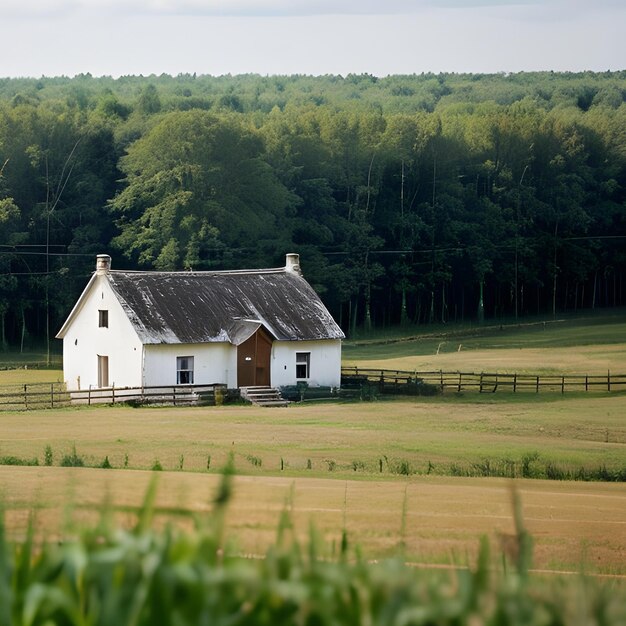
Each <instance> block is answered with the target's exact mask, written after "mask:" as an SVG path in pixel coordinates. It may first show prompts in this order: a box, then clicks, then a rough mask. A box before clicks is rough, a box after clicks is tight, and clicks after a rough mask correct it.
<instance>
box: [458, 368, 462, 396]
mask: <svg viewBox="0 0 626 626" xmlns="http://www.w3.org/2000/svg"><path fill="white" fill-rule="evenodd" d="M461 375H462V374H461V372H459V387H458V392H459V393H461Z"/></svg>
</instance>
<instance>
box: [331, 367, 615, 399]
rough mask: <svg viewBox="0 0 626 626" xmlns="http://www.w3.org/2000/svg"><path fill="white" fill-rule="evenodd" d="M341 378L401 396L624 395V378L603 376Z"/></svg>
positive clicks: (393, 374)
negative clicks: (421, 388)
mask: <svg viewBox="0 0 626 626" xmlns="http://www.w3.org/2000/svg"><path fill="white" fill-rule="evenodd" d="M341 375H342V379H343V380H344V381H346V380H347V381H352V382H358V381H362V382H363V383H367V384H369V385H377V386H378V388H379V390H380V391H381V392H385V391H389V392H393V391H394V390H395V391H396V393H402V388H403V387H407V388H408V387H411V388H414V387H415V385H419V384H427V385H430V386H431V387H434V388H437V389H439V391H441V392H442V393H444V392H449V391H456V392H457V393H460V392H461V391H477V392H479V393H495V392H497V391H509V392H513V393H518V392H534V393H539V392H541V391H546V392H547V391H551V392H560V393H566V392H567V391H608V392H611V391H626V374H611V373H610V372H607V374H606V376H598V375H594V376H588V375H579V374H568V375H554V374H546V375H536V374H500V373H488V372H480V373H476V372H444V371H441V370H439V371H433V372H418V371H412V372H411V371H406V370H385V369H383V370H381V369H372V368H362V367H343V368H341Z"/></svg>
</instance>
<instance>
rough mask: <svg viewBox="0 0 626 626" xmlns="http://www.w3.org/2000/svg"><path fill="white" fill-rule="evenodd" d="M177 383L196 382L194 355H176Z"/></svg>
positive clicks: (188, 383)
mask: <svg viewBox="0 0 626 626" xmlns="http://www.w3.org/2000/svg"><path fill="white" fill-rule="evenodd" d="M176 384H177V385H193V384H194V358H193V356H192V355H188V356H177V357H176Z"/></svg>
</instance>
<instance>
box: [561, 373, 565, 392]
mask: <svg viewBox="0 0 626 626" xmlns="http://www.w3.org/2000/svg"><path fill="white" fill-rule="evenodd" d="M564 393H565V376H561V395H563V394H564Z"/></svg>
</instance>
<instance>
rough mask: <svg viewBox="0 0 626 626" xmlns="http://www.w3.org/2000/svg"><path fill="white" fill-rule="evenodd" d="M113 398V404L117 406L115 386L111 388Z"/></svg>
mask: <svg viewBox="0 0 626 626" xmlns="http://www.w3.org/2000/svg"><path fill="white" fill-rule="evenodd" d="M111 398H112V400H113V404H115V385H113V387H111Z"/></svg>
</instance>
